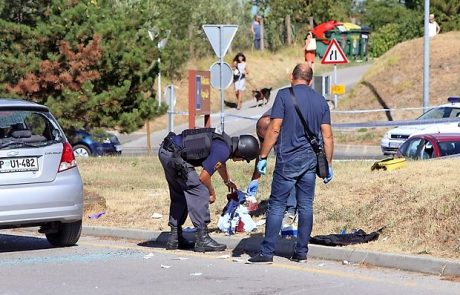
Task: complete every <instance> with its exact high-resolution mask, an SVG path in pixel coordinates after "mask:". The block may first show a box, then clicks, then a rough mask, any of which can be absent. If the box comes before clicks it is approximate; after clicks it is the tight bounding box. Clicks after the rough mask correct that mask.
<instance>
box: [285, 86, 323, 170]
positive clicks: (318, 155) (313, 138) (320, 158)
mask: <svg viewBox="0 0 460 295" xmlns="http://www.w3.org/2000/svg"><path fill="white" fill-rule="evenodd" d="M289 92H290V93H291V98H292V103H293V104H294V107H295V110H296V112H297V115H299V118H300V121H301V122H302V125H303V128H304V130H305V137H306V138H307V139H308V141H310V144H311V147H312V148H313V151H314V152H315V154H316V160H317V165H316V175H318V176H319V177H320V178H323V179H324V178H326V177H327V175H328V174H329V164H328V163H327V158H326V154H325V153H324V149H323V147H322V146H321V145H320V144H319V142H318V139H317V138H316V136H315V135H314V134H313V133H312V132H311V131H310V129H309V128H308V125H307V121H305V118H304V117H303V115H302V112H301V111H300V109H299V106H298V105H297V99H296V97H295V94H294V89H293V88H292V87H289Z"/></svg>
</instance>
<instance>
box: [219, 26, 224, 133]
mask: <svg viewBox="0 0 460 295" xmlns="http://www.w3.org/2000/svg"><path fill="white" fill-rule="evenodd" d="M223 37H224V36H223V29H222V25H220V26H219V46H220V52H222V49H223V48H222V40H223ZM223 68H224V55H223V54H221V56H220V128H221V130H222V132H223V131H224V130H225V129H224V124H225V113H224V112H225V107H224V106H225V102H224V83H223V81H224V75H223V71H222V69H223Z"/></svg>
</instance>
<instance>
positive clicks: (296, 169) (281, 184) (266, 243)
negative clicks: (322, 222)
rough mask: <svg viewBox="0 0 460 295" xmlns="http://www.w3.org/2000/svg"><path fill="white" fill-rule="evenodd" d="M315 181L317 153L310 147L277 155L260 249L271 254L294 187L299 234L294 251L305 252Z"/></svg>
mask: <svg viewBox="0 0 460 295" xmlns="http://www.w3.org/2000/svg"><path fill="white" fill-rule="evenodd" d="M315 182H316V155H315V153H314V152H313V151H312V150H309V151H308V152H306V153H305V154H303V155H301V156H299V157H297V158H295V159H291V160H289V161H287V162H282V161H280V160H279V159H277V161H276V164H275V170H274V171H273V181H272V191H271V195H270V199H269V201H268V211H267V221H266V223H265V238H264V240H263V242H262V249H261V252H262V254H263V255H266V256H273V254H274V251H275V245H276V241H277V239H278V236H279V232H280V229H281V223H282V220H283V215H284V210H285V208H286V204H287V201H288V198H289V195H291V192H292V190H293V189H295V192H296V199H297V214H298V237H297V242H296V245H295V249H294V251H295V252H296V253H297V254H299V255H305V254H307V252H308V241H309V239H310V234H311V230H312V227H313V199H314V195H315Z"/></svg>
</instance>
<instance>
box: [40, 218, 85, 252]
mask: <svg viewBox="0 0 460 295" xmlns="http://www.w3.org/2000/svg"><path fill="white" fill-rule="evenodd" d="M80 234H81V220H79V221H76V222H70V223H60V224H59V226H58V230H57V232H54V233H48V234H46V239H47V240H48V242H50V244H51V245H53V246H56V247H68V246H73V245H75V244H76V243H77V242H78V239H80Z"/></svg>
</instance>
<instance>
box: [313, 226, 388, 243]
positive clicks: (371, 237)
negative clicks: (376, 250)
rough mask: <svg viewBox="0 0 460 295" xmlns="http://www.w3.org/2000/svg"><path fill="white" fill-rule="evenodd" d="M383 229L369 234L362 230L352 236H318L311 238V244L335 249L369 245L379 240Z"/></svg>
mask: <svg viewBox="0 0 460 295" xmlns="http://www.w3.org/2000/svg"><path fill="white" fill-rule="evenodd" d="M383 229H384V227H382V228H381V229H379V230H376V231H374V232H371V233H369V234H367V233H366V232H365V231H363V230H362V229H358V230H357V231H356V232H354V233H351V234H330V235H318V236H314V237H311V238H310V244H317V245H323V246H332V247H335V246H347V245H353V244H362V243H367V242H370V241H375V240H377V239H378V238H379V235H380V233H381V232H382V230H383Z"/></svg>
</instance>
